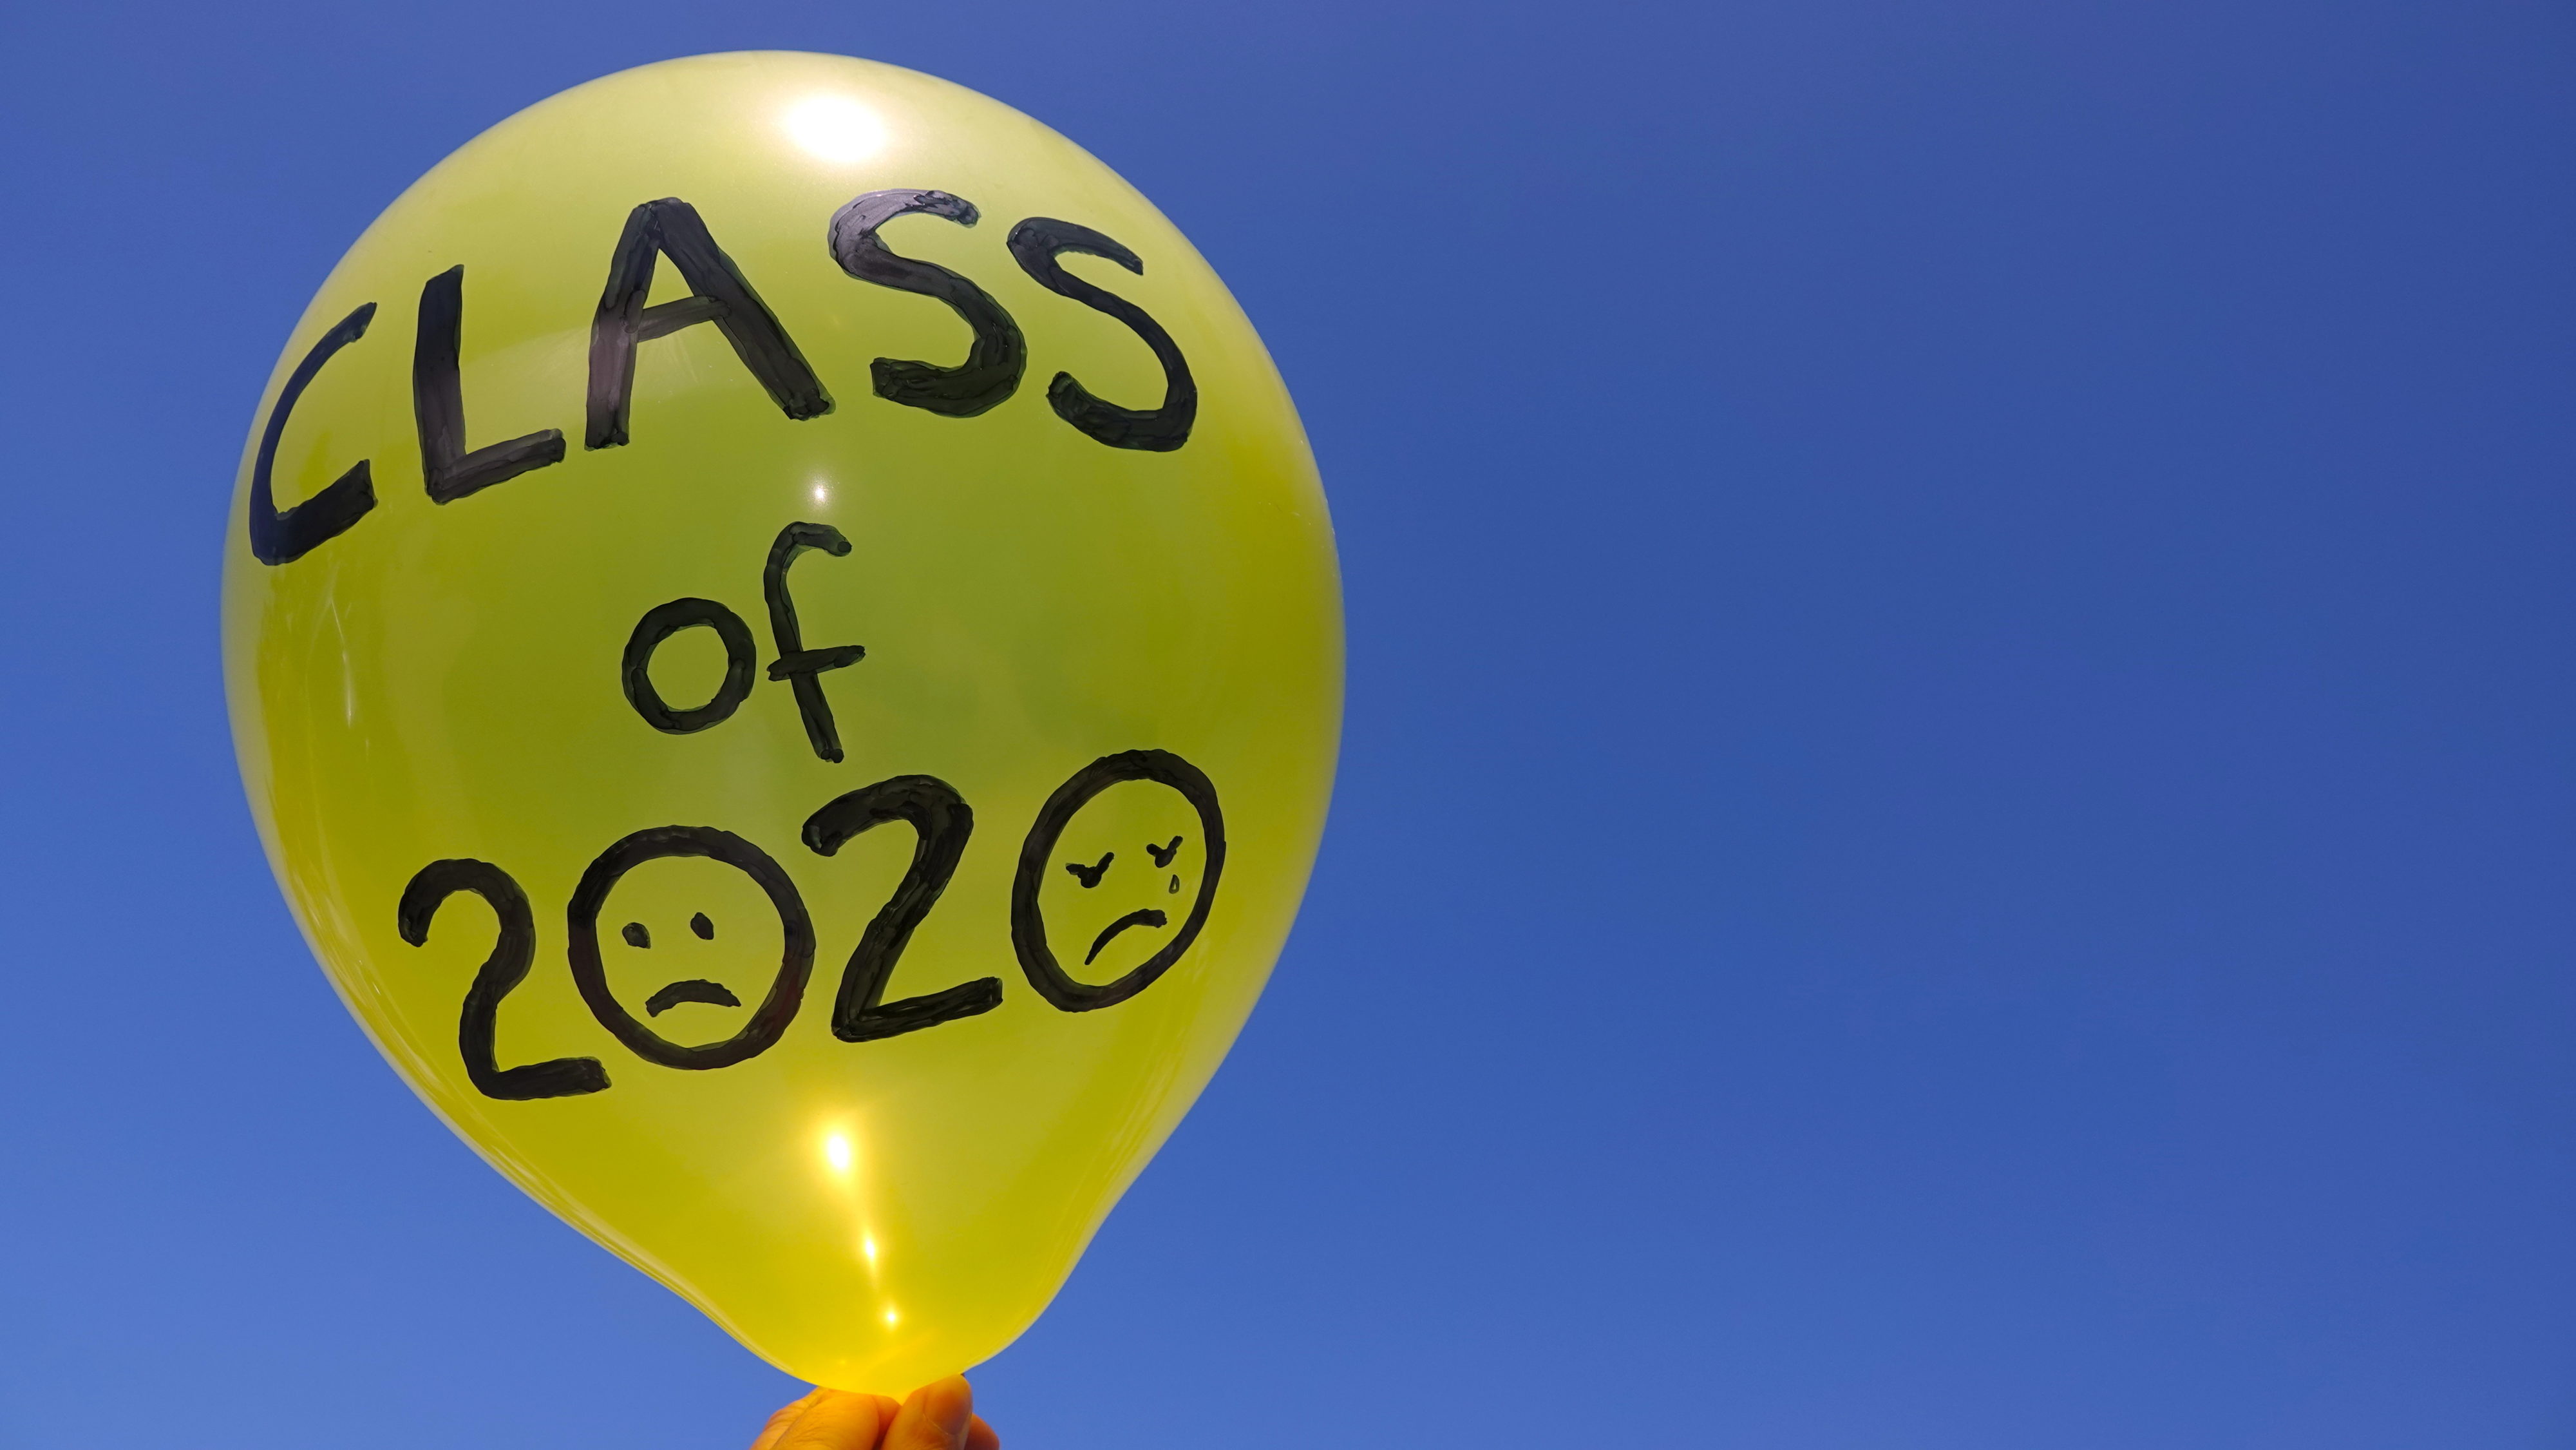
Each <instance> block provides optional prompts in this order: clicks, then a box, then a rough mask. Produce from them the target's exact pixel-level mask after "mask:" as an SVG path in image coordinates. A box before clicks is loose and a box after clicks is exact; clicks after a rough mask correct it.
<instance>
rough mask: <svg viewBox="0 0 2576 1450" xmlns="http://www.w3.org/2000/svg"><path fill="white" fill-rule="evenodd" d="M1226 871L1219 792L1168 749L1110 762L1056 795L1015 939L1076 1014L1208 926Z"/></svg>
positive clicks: (1129, 985) (1015, 901) (1118, 991)
mask: <svg viewBox="0 0 2576 1450" xmlns="http://www.w3.org/2000/svg"><path fill="white" fill-rule="evenodd" d="M1224 869H1225V820H1224V816H1223V813H1222V812H1221V811H1219V809H1218V807H1217V800H1216V788H1215V786H1213V785H1212V784H1210V783H1209V781H1208V778H1207V777H1206V776H1205V775H1204V774H1202V773H1201V772H1200V771H1199V769H1198V768H1197V767H1196V766H1193V765H1191V764H1190V763H1189V762H1188V761H1186V760H1183V759H1181V758H1180V757H1179V756H1177V755H1173V754H1171V753H1169V752H1168V751H1160V750H1134V751H1128V752H1126V753H1124V754H1121V755H1111V756H1104V757H1102V758H1101V759H1099V760H1096V761H1093V762H1092V763H1091V764H1090V765H1088V766H1085V767H1084V768H1083V769H1082V770H1081V771H1078V772H1076V773H1075V775H1074V777H1073V779H1071V780H1069V781H1066V782H1065V783H1064V785H1063V786H1062V787H1060V788H1058V789H1057V791H1056V793H1055V795H1054V796H1053V797H1052V798H1050V799H1049V800H1048V802H1047V804H1046V806H1045V808H1044V809H1043V810H1041V811H1040V812H1039V813H1038V820H1037V824H1036V825H1035V826H1034V827H1033V828H1032V829H1031V830H1030V833H1029V838H1028V841H1027V843H1026V844H1025V846H1024V847H1023V848H1022V850H1021V854H1020V872H1019V878H1018V880H1017V881H1016V882H1015V883H1014V886H1013V890H1012V898H1011V935H1012V940H1013V943H1014V944H1015V945H1016V946H1017V948H1018V950H1019V955H1020V965H1021V966H1022V968H1023V969H1025V970H1026V971H1027V973H1028V975H1029V981H1030V983H1031V984H1032V985H1033V986H1035V987H1036V988H1037V989H1038V990H1039V991H1040V992H1041V993H1044V994H1045V995H1046V997H1047V999H1048V1000H1049V1001H1052V1002H1054V1003H1055V1004H1056V1005H1057V1006H1059V1007H1063V1008H1065V1009H1067V1010H1069V1011H1081V1010H1086V1009H1088V1008H1093V1007H1106V1006H1109V1005H1112V1004H1113V1003H1116V1002H1122V1001H1125V1000H1126V999H1127V998H1129V997H1131V996H1134V995H1135V994H1136V993H1137V992H1139V991H1141V990H1143V989H1144V987H1145V986H1147V985H1148V984H1149V983H1151V982H1152V981H1153V980H1154V979H1155V978H1156V977H1158V976H1160V975H1162V974H1163V972H1165V971H1167V970H1169V969H1170V967H1171V966H1172V964H1173V963H1174V962H1176V961H1178V960H1179V959H1180V956H1181V953H1182V952H1184V951H1186V950H1188V948H1189V945H1190V943H1191V941H1192V940H1194V939H1195V938H1196V937H1197V936H1198V933H1199V929H1200V928H1201V927H1202V926H1204V925H1205V924H1206V921H1207V914H1208V910H1209V907H1210V906H1211V905H1212V904H1213V902H1214V901H1215V897H1216V886H1217V880H1218V877H1219V876H1220V875H1221V874H1222V872H1223V871H1224Z"/></svg>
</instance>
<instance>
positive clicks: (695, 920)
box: [689, 911, 739, 1005]
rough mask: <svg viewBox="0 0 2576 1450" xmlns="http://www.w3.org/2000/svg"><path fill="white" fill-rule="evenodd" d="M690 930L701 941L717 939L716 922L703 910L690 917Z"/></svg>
mask: <svg viewBox="0 0 2576 1450" xmlns="http://www.w3.org/2000/svg"><path fill="white" fill-rule="evenodd" d="M689 930H691V931H693V932H696V933H697V934H698V940H700V941H714V940H715V939H716V924H715V923H714V922H712V921H709V920H707V914H706V913H705V912H703V911H701V912H699V913H698V914H697V915H695V916H693V917H690V918H689ZM737 1005H739V1004H737Z"/></svg>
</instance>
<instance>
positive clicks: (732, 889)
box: [571, 826, 814, 1068]
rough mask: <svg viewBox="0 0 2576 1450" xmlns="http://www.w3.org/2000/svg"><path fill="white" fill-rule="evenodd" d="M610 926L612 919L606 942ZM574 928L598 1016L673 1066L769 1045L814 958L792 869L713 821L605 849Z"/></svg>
mask: <svg viewBox="0 0 2576 1450" xmlns="http://www.w3.org/2000/svg"><path fill="white" fill-rule="evenodd" d="M603 922H605V923H614V925H613V926H611V927H609V928H608V930H607V933H606V940H605V941H603V929H602V928H603ZM572 925H573V934H572V943H571V948H572V949H571V958H572V970H573V981H574V983H575V984H576V985H578V986H579V987H580V988H581V995H582V998H583V1000H584V1001H586V1002H588V1003H589V1004H590V1009H591V1012H592V1014H593V1015H595V1016H597V1017H598V1018H599V1020H600V1023H601V1025H603V1026H605V1027H606V1028H608V1030H609V1031H611V1032H613V1033H615V1034H616V1035H617V1037H618V1039H619V1040H620V1041H622V1042H624V1043H625V1044H626V1045H627V1046H629V1047H631V1048H633V1049H635V1051H636V1053H637V1054H638V1055H640V1056H642V1057H644V1058H645V1059H647V1060H649V1061H652V1062H658V1063H661V1064H662V1065H663V1066H665V1067H685V1068H709V1067H726V1066H730V1065H731V1064H733V1063H737V1062H740V1061H742V1060H743V1059H744V1058H747V1057H751V1056H754V1055H756V1054H758V1053H759V1052H761V1051H762V1050H764V1049H766V1048H767V1047H768V1046H769V1045H770V1044H771V1043H773V1042H776V1041H777V1040H778V1036H779V1034H780V1033H781V1032H783V1031H785V1030H786V1027H787V1023H788V1021H789V1020H790V1019H792V1018H793V1017H794V1016H795V1015H796V1008H797V1005H798V1004H799V1003H800V1002H802V1001H803V1000H804V993H805V982H806V978H807V977H808V976H809V975H810V974H811V972H812V970H813V965H814V929H813V925H812V923H811V922H810V920H809V919H808V918H807V916H806V913H805V904H804V902H803V900H802V899H801V898H800V897H799V896H798V895H797V893H796V887H795V885H794V883H792V882H790V881H789V880H788V879H787V873H786V872H785V871H783V870H781V869H780V867H779V865H778V863H777V862H776V861H774V860H772V859H770V857H769V855H768V853H767V852H765V851H762V850H761V849H760V848H759V847H757V846H754V845H752V844H751V843H750V842H748V841H746V840H744V839H742V838H741V837H740V836H736V835H734V834H733V833H731V832H729V831H719V830H715V829H712V828H710V827H705V826H659V827H655V828H654V829H652V830H649V831H638V832H636V833H635V834H633V835H631V836H628V837H627V838H626V839H624V840H622V841H619V842H618V843H617V844H616V845H614V846H611V847H609V848H608V849H607V850H606V851H604V852H602V853H600V855H599V858H598V859H597V860H595V861H593V862H591V864H590V869H589V870H588V871H586V872H584V873H583V874H582V878H581V884H580V885H579V886H578V887H576V888H574V891H573V898H572ZM746 1004H749V1005H746ZM639 1007H640V1008H641V1009H642V1015H641V1016H638V1015H637V1011H636V1009H637V1008H639ZM648 1022H649V1023H650V1024H651V1025H647V1023H648Z"/></svg>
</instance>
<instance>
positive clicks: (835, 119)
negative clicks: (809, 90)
mask: <svg viewBox="0 0 2576 1450" xmlns="http://www.w3.org/2000/svg"><path fill="white" fill-rule="evenodd" d="M784 124H785V125H786V127H787V134H788V136H789V137H791V138H792V139H794V141H795V142H796V144H797V145H799V146H802V147H804V148H805V150H806V152H807V153H808V154H810V155H812V156H813V157H815V158H816V159H817V160H822V161H830V162H834V163H836V164H845V163H848V162H852V161H865V160H867V159H868V158H869V157H871V156H874V155H875V154H877V152H878V151H879V150H881V149H883V148H884V146H885V143H886V128H885V122H883V121H881V120H878V119H877V113H876V112H874V111H871V110H869V109H868V108H867V107H865V106H862V105H860V104H859V103H858V102H856V101H853V100H851V99H849V98H848V97H847V96H830V95H824V96H808V97H806V98H805V99H804V100H801V101H798V102H797V103H796V104H794V105H792V106H790V107H788V108H787V114H786V116H785V117H784Z"/></svg>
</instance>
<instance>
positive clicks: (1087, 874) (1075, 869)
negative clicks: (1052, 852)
mask: <svg viewBox="0 0 2576 1450" xmlns="http://www.w3.org/2000/svg"><path fill="white" fill-rule="evenodd" d="M1117 859H1118V853H1117V852H1115V851H1112V852H1110V853H1109V854H1108V855H1105V856H1103V857H1101V858H1100V864H1099V865H1097V866H1085V865H1083V864H1082V863H1080V862H1078V861H1067V862H1065V863H1064V869H1066V870H1067V871H1070V872H1072V873H1073V879H1074V880H1076V881H1079V882H1081V883H1082V889H1083V890H1085V891H1089V890H1090V889H1091V888H1093V887H1094V886H1097V885H1099V884H1100V878H1101V877H1102V876H1105V875H1107V874H1108V872H1109V863H1110V862H1112V861H1115V860H1117Z"/></svg>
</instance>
